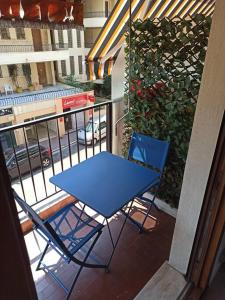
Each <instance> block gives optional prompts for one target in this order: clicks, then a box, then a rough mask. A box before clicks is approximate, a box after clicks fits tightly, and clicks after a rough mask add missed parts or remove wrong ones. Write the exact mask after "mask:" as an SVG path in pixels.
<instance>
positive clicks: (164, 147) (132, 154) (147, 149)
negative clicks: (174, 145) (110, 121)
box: [128, 132, 169, 173]
mask: <svg viewBox="0 0 225 300" xmlns="http://www.w3.org/2000/svg"><path fill="white" fill-rule="evenodd" d="M168 150H169V142H167V141H162V140H158V139H155V138H152V137H150V136H147V135H143V134H139V133H136V132H134V133H133V134H132V137H131V141H130V148H129V152H128V159H134V160H136V161H140V162H142V163H144V164H146V165H148V166H150V167H153V168H155V169H156V170H159V172H160V173H162V172H163V168H164V165H165V162H166V158H167V154H168Z"/></svg>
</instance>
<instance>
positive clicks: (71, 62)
mask: <svg viewBox="0 0 225 300" xmlns="http://www.w3.org/2000/svg"><path fill="white" fill-rule="evenodd" d="M74 64H75V62H74V56H70V73H71V75H75V66H74Z"/></svg>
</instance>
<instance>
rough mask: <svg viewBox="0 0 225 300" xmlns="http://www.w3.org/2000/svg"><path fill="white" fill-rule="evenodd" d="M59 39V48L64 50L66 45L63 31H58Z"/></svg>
mask: <svg viewBox="0 0 225 300" xmlns="http://www.w3.org/2000/svg"><path fill="white" fill-rule="evenodd" d="M58 39H59V48H63V45H64V40H63V30H58Z"/></svg>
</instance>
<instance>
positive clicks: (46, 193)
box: [34, 124, 48, 197]
mask: <svg viewBox="0 0 225 300" xmlns="http://www.w3.org/2000/svg"><path fill="white" fill-rule="evenodd" d="M34 127H35V132H36V137H37V144H38V150H39V158H40V162H41V173H42V177H43V182H44V187H45V195H46V197H47V196H48V192H47V187H46V181H45V174H44V168H43V165H42V157H41V147H40V142H39V134H38V130H37V125H36V124H35V125H34Z"/></svg>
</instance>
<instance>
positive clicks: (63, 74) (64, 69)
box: [61, 60, 67, 76]
mask: <svg viewBox="0 0 225 300" xmlns="http://www.w3.org/2000/svg"><path fill="white" fill-rule="evenodd" d="M61 70H62V76H66V75H67V74H66V61H65V60H61Z"/></svg>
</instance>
